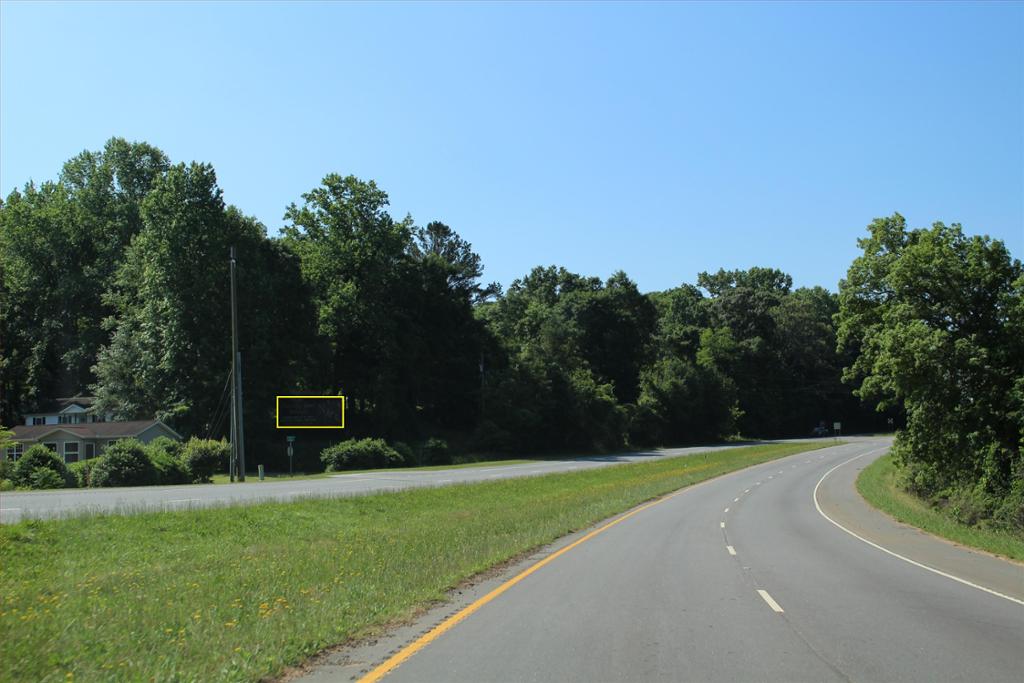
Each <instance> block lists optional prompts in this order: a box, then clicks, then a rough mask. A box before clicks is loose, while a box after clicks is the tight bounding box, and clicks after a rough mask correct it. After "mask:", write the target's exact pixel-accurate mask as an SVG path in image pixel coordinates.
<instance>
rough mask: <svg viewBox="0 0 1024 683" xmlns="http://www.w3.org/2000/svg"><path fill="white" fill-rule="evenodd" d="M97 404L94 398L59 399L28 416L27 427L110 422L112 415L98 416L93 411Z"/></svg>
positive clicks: (73, 397)
mask: <svg viewBox="0 0 1024 683" xmlns="http://www.w3.org/2000/svg"><path fill="white" fill-rule="evenodd" d="M95 403H96V398H95V397H93V396H72V397H71V398H58V399H55V400H53V401H50V402H49V403H46V404H44V405H43V406H41V410H40V411H39V412H35V413H29V414H28V415H26V416H25V426H27V427H31V426H34V425H55V424H86V423H90V422H110V421H111V419H113V418H112V416H111V415H97V414H96V412H95V411H94V410H93V409H92V407H93V405H94V404H95Z"/></svg>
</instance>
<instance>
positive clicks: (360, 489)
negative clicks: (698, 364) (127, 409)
mask: <svg viewBox="0 0 1024 683" xmlns="http://www.w3.org/2000/svg"><path fill="white" fill-rule="evenodd" d="M737 445H738V444H727V445H720V446H696V447H690V448H668V449H658V450H653V451H641V452H635V453H623V454H616V455H606V456H595V457H578V458H566V459H561V460H543V461H536V462H530V463H524V464H520V465H504V466H495V467H487V466H482V467H467V468H462V469H445V470H415V471H410V470H401V469H396V470H389V471H387V472H367V473H354V474H339V475H337V476H332V477H326V478H323V479H295V480H281V479H275V480H266V481H262V482H260V481H258V480H256V478H255V477H252V476H250V477H249V481H247V482H246V483H244V484H239V483H236V484H218V485H210V484H199V485H190V486H140V487H125V488H110V489H58V490H54V491H32V492H20V491H19V492H8V493H0V523H4V524H12V523H14V522H17V521H19V520H20V519H23V518H33V519H43V518H51V517H62V516H70V515H76V514H82V513H89V512H106V513H109V512H115V513H125V514H128V513H133V512H140V511H145V510H180V509H188V508H200V507H210V506H217V505H238V504H246V503H255V502H261V501H268V500H277V501H288V500H294V499H295V498H301V497H330V496H346V495H360V494H367V493H376V492H378V491H396V490H400V489H406V488H413V487H418V486H444V485H447V484H455V483H467V482H474V481H488V480H492V479H505V478H509V477H527V476H536V475H541V474H552V473H554V472H571V471H575V470H580V469H587V468H592V467H607V466H609V465H615V464H621V463H626V462H638V461H649V460H653V459H657V458H665V457H672V456H677V455H693V454H697V453H706V452H709V451H715V450H722V449H725V448H735V447H736V446H737Z"/></svg>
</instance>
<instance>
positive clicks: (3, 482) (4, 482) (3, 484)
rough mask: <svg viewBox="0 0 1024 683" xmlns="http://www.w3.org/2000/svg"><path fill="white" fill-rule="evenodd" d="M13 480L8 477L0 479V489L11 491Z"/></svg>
mask: <svg viewBox="0 0 1024 683" xmlns="http://www.w3.org/2000/svg"><path fill="white" fill-rule="evenodd" d="M13 490H14V482H13V481H11V480H10V479H0V491H13Z"/></svg>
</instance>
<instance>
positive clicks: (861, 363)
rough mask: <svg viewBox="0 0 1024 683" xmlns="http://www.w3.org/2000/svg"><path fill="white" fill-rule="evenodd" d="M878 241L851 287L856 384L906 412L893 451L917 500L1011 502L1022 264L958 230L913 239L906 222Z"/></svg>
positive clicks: (876, 236) (844, 316)
mask: <svg viewBox="0 0 1024 683" xmlns="http://www.w3.org/2000/svg"><path fill="white" fill-rule="evenodd" d="M868 231H869V236H868V237H867V238H864V239H861V240H860V241H859V245H860V247H861V249H863V252H864V253H863V255H862V256H860V257H858V258H857V259H856V260H855V261H854V263H853V264H852V265H851V267H850V270H849V272H848V274H847V277H846V278H845V279H844V280H843V281H842V282H841V283H840V297H839V300H840V311H839V315H838V320H839V337H838V341H839V345H840V348H841V349H847V348H855V349H857V350H858V351H859V355H858V356H857V357H856V360H855V361H854V362H853V363H852V364H851V365H850V366H848V367H847V368H846V369H845V375H844V376H845V378H846V379H847V381H849V382H851V383H853V384H854V385H855V386H856V389H855V392H856V393H857V395H858V396H860V397H862V398H864V399H866V400H870V401H872V402H874V403H876V404H877V405H878V406H880V407H881V408H886V407H889V406H893V405H898V406H902V407H904V408H905V410H906V413H907V428H906V429H905V430H903V431H901V432H900V434H899V435H898V437H897V441H896V446H895V449H894V451H895V453H896V455H897V457H898V459H899V461H900V462H901V463H902V464H903V465H904V466H905V468H906V470H907V472H908V475H907V476H908V479H909V481H910V483H911V486H912V488H915V489H917V490H918V491H919V492H922V493H928V494H941V492H942V491H943V490H944V489H945V490H947V493H946V494H942V495H949V494H948V490H950V489H951V488H952V489H957V488H961V489H962V488H965V487H972V486H977V487H979V490H980V491H981V492H982V493H983V494H986V495H990V496H993V497H994V499H998V498H999V497H1001V496H1005V495H1006V494H1007V493H1008V492H1009V491H1011V490H1012V489H1014V488H1015V487H1019V486H1020V484H1019V483H1017V482H1018V480H1019V478H1020V477H1021V475H1022V473H1024V467H1022V463H1021V448H1020V444H1021V431H1022V423H1021V420H1020V414H1021V413H1020V412H1019V406H1020V405H1021V404H1020V395H1019V390H1020V378H1021V377H1022V376H1024V335H1021V334H1020V332H1021V330H1022V327H1021V322H1020V320H1021V314H1020V310H1021V303H1020V302H1021V299H1022V296H1024V286H1022V285H1024V278H1022V272H1024V271H1022V267H1021V263H1020V261H1018V260H1016V259H1012V258H1011V256H1010V254H1009V252H1008V251H1007V249H1006V247H1005V245H1003V243H1002V242H1000V241H998V240H992V239H990V238H988V237H980V236H974V237H968V236H966V235H964V233H963V230H962V228H961V226H959V225H957V224H953V225H951V226H946V225H944V224H942V223H935V224H934V225H933V226H932V228H931V229H918V230H907V229H906V224H905V221H904V219H903V217H902V216H900V215H899V214H895V215H894V216H892V217H889V218H883V219H877V220H875V221H874V222H873V223H872V224H871V225H870V226H868Z"/></svg>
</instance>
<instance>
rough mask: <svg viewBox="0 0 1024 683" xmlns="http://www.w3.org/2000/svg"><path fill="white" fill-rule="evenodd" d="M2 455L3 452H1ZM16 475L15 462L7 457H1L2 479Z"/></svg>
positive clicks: (0, 470)
mask: <svg viewBox="0 0 1024 683" xmlns="http://www.w3.org/2000/svg"><path fill="white" fill-rule="evenodd" d="M0 455H2V454H0ZM13 476H14V462H13V461H11V460H8V459H7V458H5V457H4V458H2V459H0V479H10V478H12V477H13Z"/></svg>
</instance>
